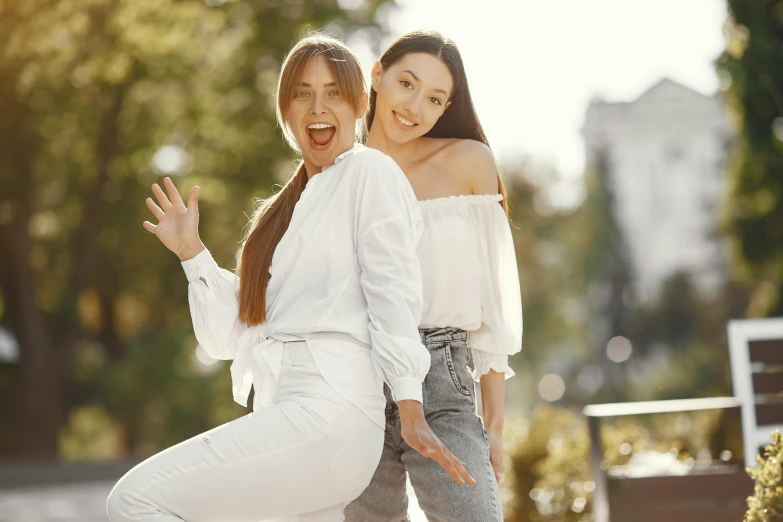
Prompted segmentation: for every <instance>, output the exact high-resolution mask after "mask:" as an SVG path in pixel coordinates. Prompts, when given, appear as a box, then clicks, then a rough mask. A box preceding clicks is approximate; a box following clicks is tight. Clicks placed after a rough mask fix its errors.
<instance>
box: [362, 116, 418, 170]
mask: <svg viewBox="0 0 783 522" xmlns="http://www.w3.org/2000/svg"><path fill="white" fill-rule="evenodd" d="M420 143H421V140H420V139H419V138H416V139H414V140H411V141H409V142H407V143H397V142H395V141H392V140H391V139H389V136H387V135H386V133H385V132H383V127H381V125H380V124H375V125H373V126H372V128H370V132H369V134H367V142H366V143H365V145H366V146H367V147H370V148H372V149H376V150H379V151H381V152H383V153H384V154H386V155H387V156H389V157H390V158H391V159H393V160H394V161H395V162H396V163H397V165H399V166H400V168H401V169H402V171H403V172H405V171H406V167H407V165H409V164H410V163H412V160H413V158H415V157H416V154H417V151H418V150H419V145H420Z"/></svg>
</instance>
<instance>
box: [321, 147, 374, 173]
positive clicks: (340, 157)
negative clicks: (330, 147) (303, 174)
mask: <svg viewBox="0 0 783 522" xmlns="http://www.w3.org/2000/svg"><path fill="white" fill-rule="evenodd" d="M363 148H364V145H362V144H361V143H354V144H353V147H351V148H350V149H348V150H346V151H345V152H343V153H342V154H340V155H339V156H337V157H336V158H334V163H332V164H331V165H329V166H328V167H326V168H325V169H324V170H326V169H328V168H330V167H334V166H335V165H337V164H338V163H340V162H341V161H342V160H344V159H345V158H347V157H348V156H350V155H351V154H353V153H354V152H356V151H358V150H360V149H363Z"/></svg>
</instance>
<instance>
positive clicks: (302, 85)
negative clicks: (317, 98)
mask: <svg viewBox="0 0 783 522" xmlns="http://www.w3.org/2000/svg"><path fill="white" fill-rule="evenodd" d="M297 85H299V86H300V87H311V88H312V85H310V84H309V83H307V82H299V83H298V84H297ZM324 87H337V83H336V82H329V83H325V84H324Z"/></svg>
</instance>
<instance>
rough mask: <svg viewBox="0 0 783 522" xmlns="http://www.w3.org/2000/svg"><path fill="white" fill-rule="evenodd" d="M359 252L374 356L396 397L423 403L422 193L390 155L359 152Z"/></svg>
mask: <svg viewBox="0 0 783 522" xmlns="http://www.w3.org/2000/svg"><path fill="white" fill-rule="evenodd" d="M357 156H358V157H357V160H358V162H357V163H358V165H357V168H359V169H361V170H363V172H361V173H360V174H361V176H360V182H359V183H360V186H359V187H358V193H357V194H358V200H359V201H358V202H357V204H358V207H357V224H356V236H355V237H356V238H357V244H356V249H357V255H358V260H359V265H360V269H361V285H362V290H363V291H364V296H365V299H366V300H367V306H368V313H369V318H370V326H369V328H370V339H371V343H372V357H373V362H374V364H375V367H376V369H377V370H378V371H379V373H380V374H381V375H382V376H383V378H384V380H385V381H386V383H388V384H389V387H390V388H391V390H392V393H393V396H394V400H395V401H400V400H406V399H413V400H417V401H419V402H422V383H423V382H424V378H425V377H426V375H427V372H428V371H429V368H430V354H429V351H428V350H427V348H425V347H424V345H423V344H422V343H421V338H420V336H419V330H418V326H419V321H420V320H421V312H422V284H421V270H420V267H419V260H418V257H417V256H416V247H417V246H418V242H419V239H420V237H421V231H422V218H421V214H420V211H419V209H418V206H417V204H416V196H415V195H414V193H413V189H411V186H410V184H409V183H408V180H407V179H406V178H405V175H404V174H403V173H402V171H401V170H400V168H399V167H398V166H397V164H396V163H395V162H394V161H393V160H392V159H391V158H389V157H388V156H386V155H385V154H383V153H381V152H379V151H376V150H373V149H364V150H363V151H362V152H361V153H360V154H357Z"/></svg>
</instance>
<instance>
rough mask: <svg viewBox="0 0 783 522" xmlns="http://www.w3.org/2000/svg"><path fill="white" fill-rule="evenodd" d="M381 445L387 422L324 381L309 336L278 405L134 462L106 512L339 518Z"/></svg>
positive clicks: (302, 520) (216, 520) (289, 520)
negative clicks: (378, 420)
mask: <svg viewBox="0 0 783 522" xmlns="http://www.w3.org/2000/svg"><path fill="white" fill-rule="evenodd" d="M368 356H369V353H368ZM346 378H350V376H346ZM382 449H383V430H382V429H381V428H380V427H378V426H377V424H375V423H374V422H373V421H372V420H370V418H369V417H368V416H367V415H366V414H364V413H363V412H362V411H361V410H359V409H358V408H357V407H356V406H354V405H353V404H351V402H349V401H348V400H346V399H345V398H344V397H342V396H341V395H340V394H338V393H337V392H336V391H335V390H334V389H333V388H331V387H330V386H329V385H328V384H327V383H326V381H325V380H324V379H323V377H322V376H321V373H320V372H319V370H318V367H317V366H316V364H315V362H314V360H313V357H312V354H311V353H310V349H309V348H308V346H307V343H305V342H287V343H285V346H284V350H283V363H282V367H281V370H280V378H279V384H278V389H277V393H276V395H275V399H274V404H273V405H272V406H270V407H268V408H265V409H261V410H259V411H255V412H253V413H250V414H248V415H245V416H244V417H241V418H239V419H236V420H234V421H231V422H229V423H227V424H224V425H222V426H220V427H218V428H215V429H213V430H210V431H208V432H206V433H203V434H201V435H198V436H196V437H193V438H192V439H189V440H186V441H185V442H182V443H180V444H178V445H176V446H173V447H171V448H169V449H167V450H164V451H162V452H160V453H158V454H157V455H155V456H153V457H151V458H149V459H147V460H145V461H144V462H142V463H141V464H139V465H138V466H136V467H135V468H133V469H132V470H131V471H129V472H128V473H127V474H126V475H125V476H124V477H122V478H121V479H120V481H119V482H118V483H117V485H116V486H115V487H114V489H113V490H112V492H111V494H110V495H109V498H108V502H107V509H108V513H109V518H110V519H111V521H112V522H126V521H128V522H129V521H142V520H144V521H150V522H182V521H183V520H184V521H186V522H226V521H231V522H242V521H248V522H258V521H261V520H268V519H279V520H281V521H283V520H284V521H285V522H340V521H342V520H344V519H343V509H344V507H345V505H346V504H348V503H349V502H350V501H351V500H353V499H355V498H356V497H357V496H358V495H359V494H360V493H361V492H362V490H364V488H365V487H366V486H367V485H368V484H369V483H370V480H371V478H372V475H373V473H374V471H375V469H376V467H377V465H378V461H379V459H380V456H381V452H382Z"/></svg>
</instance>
